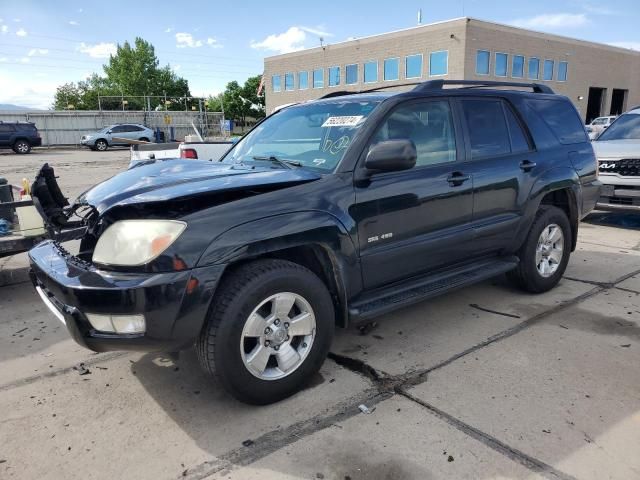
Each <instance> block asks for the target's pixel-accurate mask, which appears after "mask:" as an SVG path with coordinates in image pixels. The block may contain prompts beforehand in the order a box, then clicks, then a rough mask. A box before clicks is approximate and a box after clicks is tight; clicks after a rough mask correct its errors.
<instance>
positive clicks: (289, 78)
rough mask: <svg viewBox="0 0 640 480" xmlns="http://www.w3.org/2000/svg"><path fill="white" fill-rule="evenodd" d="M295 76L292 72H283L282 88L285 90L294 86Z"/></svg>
mask: <svg viewBox="0 0 640 480" xmlns="http://www.w3.org/2000/svg"><path fill="white" fill-rule="evenodd" d="M294 80H295V78H294V76H293V73H285V74H284V89H285V90H293V89H294V88H295V82H294Z"/></svg>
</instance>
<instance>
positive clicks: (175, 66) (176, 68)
mask: <svg viewBox="0 0 640 480" xmlns="http://www.w3.org/2000/svg"><path fill="white" fill-rule="evenodd" d="M171 69H172V70H173V71H174V72H179V71H180V70H181V69H182V65H174V66H173V67H171Z"/></svg>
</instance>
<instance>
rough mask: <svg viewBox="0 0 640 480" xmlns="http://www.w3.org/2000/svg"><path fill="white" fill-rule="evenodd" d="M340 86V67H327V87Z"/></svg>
mask: <svg viewBox="0 0 640 480" xmlns="http://www.w3.org/2000/svg"><path fill="white" fill-rule="evenodd" d="M338 85H340V67H329V86H330V87H337V86H338Z"/></svg>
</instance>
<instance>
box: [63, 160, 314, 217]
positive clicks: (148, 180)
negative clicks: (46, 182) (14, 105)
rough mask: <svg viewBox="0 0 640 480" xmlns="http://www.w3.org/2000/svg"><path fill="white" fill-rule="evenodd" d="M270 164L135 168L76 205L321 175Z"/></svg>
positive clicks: (289, 182)
mask: <svg viewBox="0 0 640 480" xmlns="http://www.w3.org/2000/svg"><path fill="white" fill-rule="evenodd" d="M270 167H271V166H270V165H269V164H265V166H264V167H263V166H262V165H260V166H259V167H256V166H253V165H229V164H222V163H212V162H210V161H207V160H178V159H176V160H171V161H170V162H155V163H151V164H148V165H142V166H140V167H136V168H132V169H130V170H127V171H125V172H122V173H120V174H118V175H116V176H114V177H112V178H110V179H109V180H106V181H104V182H102V183H100V184H98V185H96V186H95V187H93V188H91V189H90V190H88V191H87V192H85V193H83V194H82V195H81V196H80V197H79V198H78V199H77V200H76V204H80V205H83V204H84V205H91V206H93V207H94V208H95V209H96V210H97V211H98V213H99V214H100V215H101V214H102V213H104V212H105V211H107V210H109V209H111V208H113V207H115V206H123V205H131V204H136V203H150V202H164V201H168V200H174V199H184V198H189V197H195V196H200V195H207V194H211V193H220V192H224V191H234V190H242V189H251V188H257V187H264V186H272V187H278V186H281V187H282V188H284V187H288V186H293V185H298V184H300V183H305V182H310V181H313V180H317V179H319V178H320V175H318V174H316V173H313V172H310V171H309V170H306V169H302V168H296V169H291V170H287V169H280V168H278V169H275V168H270Z"/></svg>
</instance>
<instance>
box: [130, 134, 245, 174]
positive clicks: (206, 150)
mask: <svg viewBox="0 0 640 480" xmlns="http://www.w3.org/2000/svg"><path fill="white" fill-rule="evenodd" d="M234 143H235V142H233V141H232V140H221V141H217V142H176V143H149V144H136V145H131V160H130V162H129V168H131V167H134V166H136V165H137V164H139V163H141V162H148V161H150V160H163V159H169V158H198V159H201V160H211V161H216V160H219V159H220V158H222V156H223V155H224V154H225V153H227V151H228V150H229V149H230V148H231V147H232V146H233V144H234Z"/></svg>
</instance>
